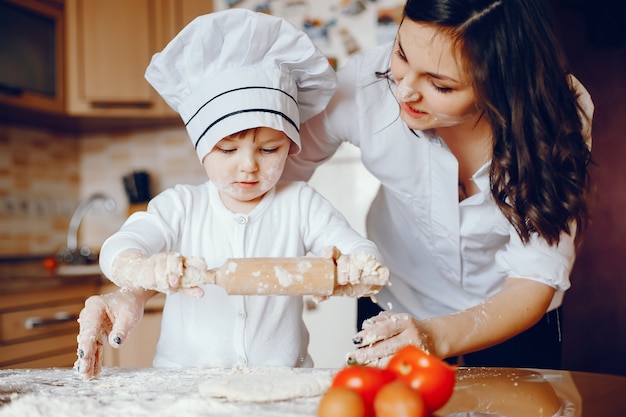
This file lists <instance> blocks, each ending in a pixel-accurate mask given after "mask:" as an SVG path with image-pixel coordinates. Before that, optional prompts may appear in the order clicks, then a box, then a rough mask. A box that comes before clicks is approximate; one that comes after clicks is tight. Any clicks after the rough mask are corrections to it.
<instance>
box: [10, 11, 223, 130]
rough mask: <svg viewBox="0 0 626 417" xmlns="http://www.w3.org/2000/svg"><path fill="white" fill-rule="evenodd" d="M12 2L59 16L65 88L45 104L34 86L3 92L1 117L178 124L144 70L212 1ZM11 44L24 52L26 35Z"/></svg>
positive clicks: (59, 58)
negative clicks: (167, 121)
mask: <svg viewBox="0 0 626 417" xmlns="http://www.w3.org/2000/svg"><path fill="white" fill-rule="evenodd" d="M10 1H11V4H15V5H18V6H21V7H28V10H29V11H32V10H35V11H36V12H37V13H44V12H45V13H47V14H46V16H54V18H55V22H56V25H58V26H59V27H60V30H58V31H57V36H58V38H59V42H58V44H59V47H58V48H56V51H55V54H54V55H55V57H54V61H55V62H56V63H57V68H58V70H57V71H56V72H55V75H54V76H55V77H57V85H58V91H56V93H55V96H54V97H53V100H51V99H50V98H48V101H51V104H49V105H48V104H47V105H42V104H41V103H40V101H37V100H35V99H33V97H32V94H28V91H27V90H24V91H18V92H16V91H14V90H10V91H8V90H7V91H4V90H5V89H3V90H0V106H2V108H3V111H2V112H0V118H4V119H7V118H8V119H7V120H20V119H22V120H25V121H28V122H29V123H30V124H37V123H43V120H42V119H40V118H39V117H32V114H29V112H30V113H33V112H39V113H41V114H42V115H43V116H44V118H46V117H48V118H49V117H52V116H56V117H57V118H66V119H73V121H76V120H77V119H78V120H79V124H80V119H86V118H95V119H98V120H102V119H114V118H117V119H130V118H135V119H141V118H143V119H156V118H163V117H166V118H170V119H171V120H176V121H179V119H178V115H177V114H176V113H175V112H173V111H172V110H171V109H170V108H169V106H167V104H166V103H165V102H164V101H163V100H162V99H161V98H160V97H159V95H158V94H157V93H156V91H154V89H153V88H152V87H151V86H150V85H149V84H148V82H147V81H146V80H145V79H144V73H145V70H146V67H147V66H148V64H149V62H150V59H151V57H152V55H153V54H154V53H155V52H157V51H159V50H161V49H163V47H165V45H167V43H168V42H169V41H170V40H171V39H172V38H173V37H174V36H175V35H176V34H177V33H178V32H179V31H180V30H181V29H182V28H183V27H184V26H185V25H186V24H187V23H188V22H190V21H191V20H192V19H193V18H194V17H196V16H199V15H201V14H206V13H210V12H211V11H212V10H213V0H132V1H128V0H65V1H60V0H10ZM55 13H56V14H55ZM5 41H6V40H4V39H3V40H2V41H1V42H5ZM8 41H9V42H11V47H10V48H9V49H10V50H12V51H13V50H19V45H20V43H19V39H9V40H8ZM13 43H15V45H13ZM0 51H2V50H1V49H0ZM0 56H1V55H0ZM1 113H4V114H5V116H4V117H2V115H1ZM24 113H26V116H24ZM51 115H52V116H51Z"/></svg>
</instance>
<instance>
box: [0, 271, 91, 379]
mask: <svg viewBox="0 0 626 417" xmlns="http://www.w3.org/2000/svg"><path fill="white" fill-rule="evenodd" d="M98 282H99V277H91V278H86V279H85V280H84V281H83V282H81V283H79V284H75V285H61V286H56V287H53V288H46V289H43V288H42V289H39V290H34V291H32V290H30V291H20V292H16V293H12V292H10V293H0V368H47V367H71V366H72V365H73V364H74V361H75V360H76V335H77V334H78V323H77V322H76V319H77V318H78V314H79V313H80V310H81V309H82V308H83V306H84V302H85V299H86V298H87V297H89V296H90V295H92V294H94V293H96V291H97V289H98Z"/></svg>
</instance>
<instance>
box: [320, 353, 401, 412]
mask: <svg viewBox="0 0 626 417" xmlns="http://www.w3.org/2000/svg"><path fill="white" fill-rule="evenodd" d="M395 379H396V375H395V373H393V372H392V371H390V370H386V369H381V368H376V367H373V366H362V365H351V366H348V367H345V368H343V369H341V370H340V371H339V372H337V374H336V375H335V377H334V378H333V382H332V386H333V387H344V388H349V389H351V390H352V391H355V392H357V393H358V394H359V395H360V396H361V398H363V403H364V404H365V415H366V416H373V415H374V398H375V397H376V393H378V390H380V389H381V388H382V387H383V386H384V385H386V384H388V383H389V382H391V381H393V380H395Z"/></svg>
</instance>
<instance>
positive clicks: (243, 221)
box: [236, 216, 248, 224]
mask: <svg viewBox="0 0 626 417" xmlns="http://www.w3.org/2000/svg"><path fill="white" fill-rule="evenodd" d="M236 220H237V223H239V224H246V223H248V217H246V216H238V217H237V219H236Z"/></svg>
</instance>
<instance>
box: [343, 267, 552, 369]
mask: <svg viewBox="0 0 626 417" xmlns="http://www.w3.org/2000/svg"><path fill="white" fill-rule="evenodd" d="M554 291H555V290H554V288H552V287H550V286H548V285H546V284H542V283H539V282H536V281H532V280H529V279H521V278H509V279H507V280H506V281H505V283H504V285H503V286H502V289H501V290H500V291H499V292H498V293H497V294H495V295H493V296H491V297H489V298H487V299H486V300H485V301H484V302H483V303H481V304H479V305H477V306H475V307H472V308H469V309H467V310H463V311H460V312H458V313H454V314H450V315H447V316H440V317H433V318H430V319H426V320H421V321H419V320H415V319H414V318H412V317H411V316H409V315H408V314H392V313H390V312H385V313H381V314H380V315H379V316H376V317H374V318H372V319H370V320H369V323H368V324H367V325H366V324H364V329H363V330H362V331H360V332H359V333H357V335H356V336H355V339H354V340H355V344H357V347H358V349H357V350H356V352H353V353H352V354H351V355H350V356H349V360H353V361H355V362H358V363H379V361H383V362H385V361H386V360H387V359H388V358H389V357H391V356H393V354H395V352H396V351H398V350H399V349H400V348H401V347H402V346H404V345H407V344H414V345H417V346H419V347H420V348H422V349H424V350H426V351H428V352H430V353H431V354H433V355H435V356H437V357H440V358H447V357H453V356H458V355H462V354H465V353H470V352H475V351H478V350H481V349H485V348H487V347H490V346H493V345H496V344H498V343H501V342H503V341H505V340H507V339H509V338H511V337H513V336H515V335H517V334H519V333H521V332H523V331H524V330H526V329H528V328H530V327H532V326H533V325H534V324H535V323H537V322H538V321H539V320H540V319H541V317H542V316H543V315H544V314H545V312H546V309H547V308H548V306H549V304H550V301H551V300H552V296H553V295H554Z"/></svg>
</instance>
